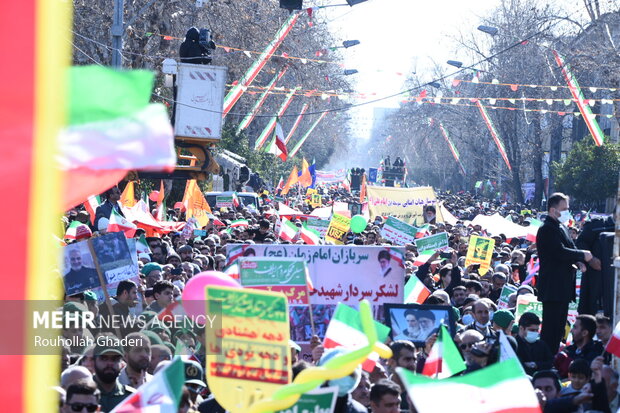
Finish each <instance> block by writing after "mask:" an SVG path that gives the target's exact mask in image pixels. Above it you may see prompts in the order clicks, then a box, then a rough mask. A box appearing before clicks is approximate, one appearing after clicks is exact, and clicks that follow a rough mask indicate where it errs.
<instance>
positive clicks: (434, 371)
mask: <svg viewBox="0 0 620 413" xmlns="http://www.w3.org/2000/svg"><path fill="white" fill-rule="evenodd" d="M414 278H417V277H415V276H414ZM463 370H465V362H464V361H463V357H461V353H459V350H458V349H457V348H456V344H454V341H452V338H450V333H449V332H448V329H447V328H446V326H444V325H443V324H442V325H441V327H440V328H439V334H438V335H437V340H436V341H435V344H433V348H431V352H430V354H429V355H428V357H427V358H426V362H425V363H424V369H423V370H422V374H424V375H425V376H429V377H434V378H437V379H446V378H448V377H452V376H454V375H455V374H457V373H460V372H462V371H463Z"/></svg>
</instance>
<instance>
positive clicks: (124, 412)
mask: <svg viewBox="0 0 620 413" xmlns="http://www.w3.org/2000/svg"><path fill="white" fill-rule="evenodd" d="M184 366H185V365H184V364H183V360H182V359H181V357H177V356H175V358H174V359H173V360H172V362H171V363H170V364H168V365H167V366H166V367H164V368H163V369H162V370H160V371H159V372H158V373H157V374H156V375H154V376H153V378H152V379H151V380H150V381H148V382H146V383H144V384H143V385H142V386H140V387H139V388H138V391H137V392H136V393H134V394H132V395H130V396H129V397H128V398H126V399H125V400H123V401H122V402H121V403H120V404H119V405H118V406H116V407H115V408H114V409H113V410H112V412H111V413H137V412H142V413H150V412H158V413H176V412H177V411H178V409H179V403H180V401H181V396H182V395H183V384H184V383H185V367H184Z"/></svg>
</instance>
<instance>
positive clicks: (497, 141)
mask: <svg viewBox="0 0 620 413" xmlns="http://www.w3.org/2000/svg"><path fill="white" fill-rule="evenodd" d="M476 105H477V106H478V109H479V110H480V114H481V115H482V119H484V123H486V125H487V127H488V128H489V132H491V136H492V137H493V140H494V141H495V144H496V145H497V149H499V153H500V154H501V155H502V158H503V159H504V162H505V163H506V166H507V167H508V170H509V171H512V167H511V166H510V161H509V160H508V154H507V153H506V149H505V148H504V144H502V141H501V140H500V139H499V134H498V133H497V130H496V129H495V125H493V121H492V120H491V117H490V116H489V114H488V113H487V111H486V109H485V108H484V106H482V104H481V103H480V101H476Z"/></svg>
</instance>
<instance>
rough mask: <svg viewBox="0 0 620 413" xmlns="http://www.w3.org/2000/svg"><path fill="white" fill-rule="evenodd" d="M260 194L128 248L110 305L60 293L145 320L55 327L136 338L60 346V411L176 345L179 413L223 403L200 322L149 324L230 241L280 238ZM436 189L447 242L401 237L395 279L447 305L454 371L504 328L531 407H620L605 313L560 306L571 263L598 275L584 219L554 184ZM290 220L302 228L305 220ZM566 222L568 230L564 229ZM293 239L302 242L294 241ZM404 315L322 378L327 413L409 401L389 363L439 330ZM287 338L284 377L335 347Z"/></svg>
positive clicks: (420, 357) (270, 203)
mask: <svg viewBox="0 0 620 413" xmlns="http://www.w3.org/2000/svg"><path fill="white" fill-rule="evenodd" d="M317 190H318V192H319V193H321V194H322V195H323V204H324V205H329V204H330V203H332V202H335V201H340V202H349V203H356V202H359V196H354V195H352V194H351V192H350V191H348V190H347V189H344V188H342V187H340V186H319V187H318V188H317ZM119 194H120V192H119V191H118V188H114V189H112V190H111V191H108V192H107V193H106V195H107V198H108V200H107V201H106V202H105V203H104V204H102V205H101V206H100V207H99V209H98V210H97V217H96V221H95V223H94V224H93V225H92V226H91V227H90V229H91V230H92V232H97V231H99V232H104V231H105V229H104V227H105V225H104V226H102V225H98V221H99V220H100V219H105V217H109V215H110V213H111V212H112V210H113V209H116V210H117V211H118V212H119V213H122V210H121V208H120V206H119V204H118V200H119ZM261 198H262V201H264V205H259V206H245V205H243V204H241V205H239V206H238V207H236V208H235V207H233V208H230V207H228V208H221V209H219V210H215V208H214V211H213V213H212V216H211V218H212V219H211V222H210V223H209V225H208V226H207V227H206V228H205V229H206V231H207V233H206V235H204V236H196V237H195V236H193V235H192V236H191V237H188V238H186V237H184V236H182V234H181V233H177V232H171V233H168V234H164V235H162V236H158V237H147V238H146V239H147V242H148V246H149V249H150V253H140V254H139V256H138V267H139V276H137V277H135V278H133V279H130V280H125V281H122V282H120V283H119V284H118V287H117V288H116V292H115V294H114V296H113V298H112V306H111V308H110V306H108V305H107V303H105V302H104V303H101V302H99V301H98V299H97V296H96V295H95V294H94V293H92V292H91V291H85V292H81V293H79V294H73V295H67V296H66V297H65V305H64V311H65V312H80V313H84V312H92V313H93V314H94V316H95V317H106V316H109V314H110V313H111V312H113V313H114V314H120V315H123V316H131V315H133V316H138V315H139V316H141V317H142V318H143V319H145V320H146V323H144V324H141V325H139V326H137V325H132V326H127V327H125V328H123V331H119V330H114V329H108V330H106V329H105V328H101V329H99V330H94V331H89V329H79V328H67V329H63V331H62V334H63V337H65V338H67V339H71V338H75V337H96V336H102V335H109V336H110V337H114V336H116V335H121V336H123V337H129V338H133V339H134V340H132V345H129V346H125V347H124V348H122V347H119V346H117V345H114V344H113V342H112V341H110V343H112V344H106V345H100V344H99V341H97V344H91V345H80V343H81V342H79V341H78V340H74V342H76V343H77V344H76V345H73V346H66V347H65V348H64V351H63V365H62V375H61V380H60V386H59V389H58V390H59V394H60V395H61V411H63V412H70V411H73V412H80V411H84V410H86V411H89V412H92V411H96V410H97V409H101V411H104V412H109V411H111V410H112V409H113V408H114V406H116V405H117V404H118V403H119V402H121V401H122V400H124V399H125V398H126V397H128V395H130V394H132V393H133V392H135V391H136V389H137V388H138V387H140V386H141V385H143V384H144V383H146V382H148V381H149V380H151V379H152V377H153V375H154V374H156V372H157V371H158V370H160V369H161V368H162V367H163V366H165V365H166V364H167V363H169V362H170V360H172V357H173V355H174V354H175V353H176V352H177V351H178V349H179V348H180V346H181V347H184V348H186V349H189V352H190V353H191V354H192V357H190V358H189V359H187V358H186V359H185V360H184V363H185V372H186V381H185V386H184V389H183V397H182V399H181V404H180V407H179V412H188V411H199V412H209V413H210V412H223V411H224V409H223V408H222V407H221V406H220V405H219V404H218V403H217V400H216V399H215V398H214V397H213V395H211V394H210V392H209V386H208V382H206V379H205V374H204V367H205V349H204V339H205V331H204V328H196V327H195V326H194V328H172V329H171V328H167V327H165V326H163V327H162V326H161V325H159V324H153V323H149V322H148V321H149V320H152V319H154V318H156V317H157V315H158V314H160V313H161V312H162V311H164V309H166V307H168V306H169V305H170V304H171V303H173V302H175V301H178V300H179V299H180V296H181V294H182V291H183V288H184V286H185V284H186V283H187V282H188V280H189V279H190V278H191V277H193V276H195V275H196V274H199V273H201V272H203V271H209V270H215V271H223V270H225V265H226V262H227V258H226V248H227V246H228V245H230V244H237V243H242V244H243V243H245V244H254V243H255V244H264V243H283V244H286V243H291V242H290V241H282V240H280V239H279V237H278V234H277V233H276V230H275V228H276V221H277V220H278V214H277V210H276V208H277V202H276V201H274V200H273V199H271V197H270V196H269V194H263V195H262V197H261ZM438 198H439V200H440V201H441V202H443V206H444V207H446V208H447V209H448V210H450V211H451V212H452V214H453V215H454V217H455V218H456V220H457V221H456V222H455V223H454V222H453V223H452V224H448V223H446V222H441V219H439V216H438V210H437V207H436V206H434V205H428V206H426V207H425V208H424V222H425V223H426V224H428V233H429V234H435V233H439V232H444V231H445V232H447V233H448V235H449V248H448V249H447V250H444V251H437V252H435V253H434V254H433V255H432V256H431V257H430V258H429V259H428V260H426V262H425V263H422V264H420V263H419V261H417V259H418V258H419V255H420V254H419V251H417V249H416V246H415V245H414V244H406V245H404V249H405V255H404V260H405V262H404V267H405V273H406V275H405V282H406V281H407V280H409V278H410V277H417V278H418V279H419V280H420V281H421V282H422V283H423V284H424V285H425V286H426V288H428V289H429V290H430V292H431V294H430V295H429V297H428V298H427V299H426V301H425V302H424V304H433V305H440V306H449V307H451V310H450V311H452V312H453V313H454V314H455V319H456V320H457V322H456V328H455V331H456V334H455V335H454V337H453V338H452V339H453V340H454V343H455V344H456V346H457V348H458V349H459V352H460V354H461V356H462V358H463V360H464V361H465V364H466V369H465V370H464V371H463V372H461V373H459V374H468V373H470V372H473V371H476V370H479V369H483V368H485V367H486V366H489V365H491V364H493V363H497V362H498V361H499V360H500V358H501V353H502V351H503V349H502V348H501V345H500V341H501V340H500V332H502V333H503V334H505V335H506V337H507V339H508V342H509V343H510V346H511V349H512V351H513V352H514V353H515V354H516V356H517V357H518V359H519V361H520V363H521V365H522V367H523V371H524V374H527V375H528V376H529V377H530V378H531V382H532V385H533V387H534V388H535V389H536V392H537V394H538V397H539V400H540V405H541V410H542V411H544V412H573V411H601V412H615V411H617V410H618V408H619V407H620V406H619V405H620V396H619V394H618V392H617V390H618V372H617V371H616V370H614V369H613V368H612V367H611V365H610V363H611V355H610V354H609V353H607V352H606V351H605V345H606V344H607V342H608V341H609V340H610V337H611V336H612V330H613V322H612V319H611V318H610V314H604V312H603V311H602V305H601V301H600V299H599V300H598V301H597V300H592V299H591V300H590V301H588V304H587V305H584V306H582V305H580V308H579V314H578V315H576V317H575V318H574V321H573V322H572V323H571V322H570V321H569V317H568V309H569V303H570V302H572V301H574V300H575V298H576V296H575V294H576V278H575V274H576V270H580V271H581V272H582V273H583V274H584V279H583V280H584V283H585V282H586V279H587V277H588V276H596V275H592V274H591V271H592V272H595V274H597V275H598V276H599V277H600V272H601V260H602V259H603V257H601V256H600V252H599V256H597V255H596V252H595V251H590V250H589V249H587V248H583V247H581V248H578V247H577V246H576V244H575V243H577V245H580V244H581V243H580V236H581V235H583V234H582V233H581V231H582V228H583V226H584V225H586V224H587V222H588V220H587V219H585V217H584V219H583V220H574V216H572V217H571V216H570V214H569V213H568V211H569V199H568V197H566V196H565V195H562V194H554V195H552V196H550V197H549V199H548V201H547V208H546V211H536V210H533V209H530V208H526V207H525V206H522V205H517V204H508V203H505V202H504V203H503V202H500V201H493V200H485V199H481V198H479V197H477V196H476V195H472V194H469V193H461V194H439V195H438ZM286 202H287V203H288V204H289V206H291V207H293V208H297V209H298V210H299V211H301V213H303V214H311V212H312V209H313V208H312V207H311V206H310V205H309V203H308V202H306V200H305V199H304V197H302V196H300V195H297V194H296V193H295V191H292V192H291V193H290V194H289V196H288V197H286ZM175 207H176V208H175V209H174V210H171V211H169V219H170V220H178V221H184V210H183V205H182V204H177V205H175ZM495 213H499V214H500V215H502V216H504V217H510V219H511V221H512V222H515V223H517V224H520V225H524V226H527V225H529V224H530V223H531V222H532V221H533V220H536V219H539V220H541V221H543V222H544V223H543V224H542V226H541V227H540V228H539V229H538V231H537V232H538V235H537V237H538V238H537V240H536V241H537V242H531V241H527V240H526V239H525V238H513V239H507V238H506V236H505V235H504V234H502V233H496V232H494V231H493V229H492V228H482V227H480V226H476V225H471V223H470V221H471V220H473V219H474V218H475V216H476V215H478V214H483V215H492V214H495ZM386 218H387V217H381V216H377V217H372V219H371V220H370V221H369V223H368V226H367V228H366V230H365V231H363V232H361V233H352V232H351V233H349V234H348V237H347V241H346V242H347V243H348V244H351V245H391V243H390V242H389V241H387V240H386V239H384V238H383V237H382V235H381V228H382V226H383V224H384V222H385V219H386ZM571 218H573V219H572V220H571ZM66 219H67V222H66V224H69V223H70V221H72V220H80V221H81V222H83V223H84V225H89V219H88V214H87V213H86V212H85V211H80V210H73V211H69V212H68V213H67V215H66ZM235 220H247V222H248V224H247V226H235V227H231V222H233V221H235ZM291 220H292V222H293V223H294V224H295V225H297V226H301V225H302V221H303V217H297V218H296V217H293V218H292V219H291ZM569 220H570V221H571V226H570V228H569V227H568V226H567V225H566V224H568V223H569ZM106 223H107V222H106ZM142 234H143V230H138V232H137V233H136V237H140V236H141V235H142ZM472 235H480V236H489V237H491V238H493V239H494V240H495V248H494V252H493V255H492V261H491V263H490V268H489V270H488V271H486V272H484V273H483V271H482V270H481V268H480V266H479V265H469V266H465V261H466V258H465V257H466V255H467V250H468V240H469V237H470V236H472ZM293 242H298V243H303V241H301V240H299V241H293ZM446 253H447V254H446ZM416 262H417V264H418V265H416ZM534 262H538V263H539V270H537V271H534V269H533V268H532V267H533V265H532V264H533V263H534ZM507 285H511V286H514V292H512V293H510V294H509V295H508V299H507V302H503V303H501V304H500V301H501V295H502V290H503V289H504V287H505V286H507ZM582 293H583V289H582ZM582 295H583V294H582ZM520 296H529V298H531V299H532V300H533V301H539V302H541V303H542V314H540V313H538V314H537V312H535V311H528V312H525V313H523V314H520V317H519V318H518V320H516V314H515V313H516V307H517V302H518V298H519V297H520ZM592 301H594V303H592ZM584 309H586V310H584ZM541 316H542V320H541ZM407 317H408V315H407ZM407 323H408V328H407V329H406V330H405V331H404V332H403V334H401V335H399V336H397V337H394V340H393V341H392V340H390V342H389V343H388V344H389V347H390V348H391V349H392V352H393V356H392V358H391V359H389V360H381V361H380V362H379V363H377V364H376V366H375V368H374V370H373V371H372V372H370V373H368V372H366V371H362V370H361V368H358V369H357V370H356V371H355V372H354V374H352V375H351V376H349V377H345V378H343V379H338V380H332V381H331V382H330V383H328V384H330V385H334V386H338V388H339V391H338V399H337V403H336V408H335V411H336V412H366V411H372V412H375V413H387V412H415V411H416V410H415V406H414V405H413V403H412V402H411V400H410V398H409V397H408V395H407V393H406V391H405V388H404V386H403V383H402V382H401V380H400V379H399V377H398V375H397V374H396V373H395V368H396V367H402V368H404V369H408V370H411V371H415V372H418V373H421V372H422V371H423V369H424V365H425V361H426V359H427V357H428V355H429V353H430V351H431V348H432V347H433V344H434V343H435V341H436V340H437V332H436V331H435V332H432V331H431V334H430V335H428V334H425V335H424V336H425V337H427V338H426V339H425V341H424V344H423V345H418V346H416V345H415V344H414V341H416V342H417V341H418V340H417V339H416V340H414V339H412V337H414V335H415V334H418V335H419V333H420V331H421V328H422V327H423V326H422V325H421V324H420V323H419V320H417V319H416V316H415V315H414V314H412V317H410V319H407ZM409 330H411V331H409ZM408 334H410V336H408ZM290 347H291V357H292V361H293V376H295V375H296V374H298V373H299V372H300V371H302V370H303V369H305V368H307V367H309V366H310V365H322V364H323V363H325V362H326V361H327V360H329V359H330V358H331V357H333V355H334V354H335V353H337V352H338V351H342V350H341V349H335V350H325V349H324V348H323V344H322V342H321V339H320V338H319V337H313V339H312V341H311V343H310V348H311V357H310V359H311V360H307V359H304V358H303V357H301V354H300V352H301V348H300V347H299V346H298V344H297V343H294V342H291V343H290ZM438 403H440V401H438ZM438 411H440V409H439V408H438Z"/></svg>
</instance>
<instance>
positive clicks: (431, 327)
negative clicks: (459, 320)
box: [384, 304, 456, 346]
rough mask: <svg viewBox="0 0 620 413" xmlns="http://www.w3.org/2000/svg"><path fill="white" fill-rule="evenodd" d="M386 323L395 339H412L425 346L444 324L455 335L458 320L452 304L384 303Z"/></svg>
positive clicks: (417, 344) (418, 344) (415, 342)
mask: <svg viewBox="0 0 620 413" xmlns="http://www.w3.org/2000/svg"><path fill="white" fill-rule="evenodd" d="M384 308H385V323H386V325H387V326H389V327H390V328H391V337H392V339H393V340H408V341H412V342H413V343H414V344H415V345H416V346H423V345H424V343H425V341H426V339H427V338H428V337H429V336H430V335H431V334H433V333H436V332H437V331H438V329H439V326H440V325H441V324H444V325H445V326H446V327H448V329H449V330H450V334H451V335H453V336H454V334H455V333H456V320H455V319H454V313H453V312H452V308H451V307H450V306H443V305H421V304H384Z"/></svg>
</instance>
